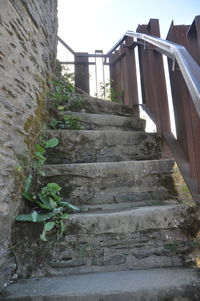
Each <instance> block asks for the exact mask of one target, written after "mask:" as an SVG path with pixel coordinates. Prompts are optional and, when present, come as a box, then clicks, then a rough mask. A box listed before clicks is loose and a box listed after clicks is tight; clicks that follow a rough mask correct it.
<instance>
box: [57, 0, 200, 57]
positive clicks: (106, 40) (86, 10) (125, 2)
mask: <svg viewBox="0 0 200 301" xmlns="http://www.w3.org/2000/svg"><path fill="white" fill-rule="evenodd" d="M196 15H200V0H164V1H163V0H99V1H96V0H71V1H67V0H58V22H59V29H58V35H59V36H60V37H61V38H62V39H63V40H64V41H66V43H67V44H68V45H69V46H70V47H71V48H72V49H73V50H74V51H76V52H78V51H80V52H81V51H83V52H90V53H94V50H95V49H102V50H104V53H106V52H107V51H108V50H109V49H110V48H111V47H112V46H113V45H114V44H115V43H116V42H117V41H118V40H119V39H120V38H121V36H123V34H124V33H125V32H126V31H127V30H133V31H135V30H136V28H137V26H138V24H147V23H148V22H149V19H150V18H157V19H159V20H160V29H161V37H162V38H166V35H167V32H168V29H169V26H170V24H171V21H172V20H174V23H175V24H191V23H192V21H193V19H194V17H195V16H196Z"/></svg>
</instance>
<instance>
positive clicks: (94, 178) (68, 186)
mask: <svg viewBox="0 0 200 301" xmlns="http://www.w3.org/2000/svg"><path fill="white" fill-rule="evenodd" d="M173 164H174V161H173V160H149V161H124V162H103V163H77V164H54V165H46V166H45V167H44V172H45V174H46V177H45V179H44V181H45V182H56V183H58V184H59V185H60V186H61V187H62V191H61V193H62V196H63V198H65V199H66V200H70V202H71V203H74V204H76V205H79V206H80V205H84V204H86V205H88V204H89V205H94V204H101V203H104V204H105V203H121V202H133V203H134V202H138V201H146V200H155V199H156V200H160V201H162V200H166V199H171V198H174V196H175V195H176V191H175V188H174V182H173V179H172V176H171V173H172V168H173Z"/></svg>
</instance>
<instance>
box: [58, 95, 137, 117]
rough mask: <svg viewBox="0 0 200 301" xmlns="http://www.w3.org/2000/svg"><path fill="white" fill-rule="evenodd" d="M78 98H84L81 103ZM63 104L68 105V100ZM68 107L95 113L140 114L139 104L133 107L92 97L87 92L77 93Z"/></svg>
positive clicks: (72, 109)
mask: <svg viewBox="0 0 200 301" xmlns="http://www.w3.org/2000/svg"><path fill="white" fill-rule="evenodd" d="M77 98H79V99H80V98H81V99H82V101H81V105H77ZM62 105H63V106H66V102H63V104H62ZM66 108H67V109H68V110H70V111H77V112H79V111H82V112H86V113H93V114H96V113H98V114H112V115H120V116H128V115H132V116H133V115H138V111H139V110H138V106H135V107H132V108H131V107H128V106H126V105H124V104H120V103H117V102H111V101H106V100H103V99H99V98H96V97H91V96H89V95H87V94H85V95H79V94H75V95H74V97H72V99H71V100H70V105H69V104H68V105H67V106H66Z"/></svg>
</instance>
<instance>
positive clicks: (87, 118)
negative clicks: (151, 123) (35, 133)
mask: <svg viewBox="0 0 200 301" xmlns="http://www.w3.org/2000/svg"><path fill="white" fill-rule="evenodd" d="M66 115H73V116H78V117H80V124H81V125H82V127H83V129H85V130H102V131H105V130H110V131H115V130H124V131H130V130H131V131H133V130H134V131H142V130H143V131H144V129H145V126H146V121H145V120H144V119H140V118H135V117H124V116H115V115H105V114H88V113H83V112H66Z"/></svg>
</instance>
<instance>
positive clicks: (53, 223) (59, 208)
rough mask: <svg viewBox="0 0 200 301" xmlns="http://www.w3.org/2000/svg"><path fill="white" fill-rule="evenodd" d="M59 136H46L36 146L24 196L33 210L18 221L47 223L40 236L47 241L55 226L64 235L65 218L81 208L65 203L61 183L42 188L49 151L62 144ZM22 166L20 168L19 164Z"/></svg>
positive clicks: (25, 184)
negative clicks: (61, 192)
mask: <svg viewBox="0 0 200 301" xmlns="http://www.w3.org/2000/svg"><path fill="white" fill-rule="evenodd" d="M58 143H59V141H58V139H57V138H52V139H49V140H44V139H42V140H41V142H40V143H38V144H36V145H35V152H34V156H33V159H32V161H31V166H30V171H29V175H28V177H27V178H26V180H25V182H24V189H23V193H22V195H23V197H24V199H25V200H26V201H28V203H29V207H30V208H31V213H29V214H21V215H18V216H17V217H16V220H17V221H21V222H33V223H43V224H44V227H43V231H42V233H41V235H40V238H41V239H42V240H43V241H47V237H46V236H47V234H48V233H49V232H50V231H51V230H52V229H54V228H56V229H57V230H58V231H59V236H61V235H62V234H63V233H64V231H65V224H64V220H66V219H68V218H69V213H70V212H74V211H79V209H78V208H77V207H75V206H73V205H71V204H70V203H68V202H63V201H62V197H61V195H60V190H61V187H60V186H59V185H58V184H57V183H48V184H47V185H46V186H44V187H41V177H43V176H45V173H44V171H43V166H44V163H45V161H46V156H45V154H46V151H47V149H48V148H54V147H56V146H57V145H58ZM18 168H19V167H18Z"/></svg>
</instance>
